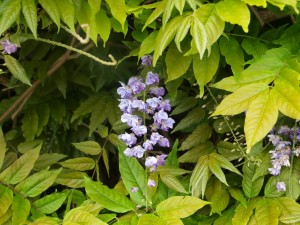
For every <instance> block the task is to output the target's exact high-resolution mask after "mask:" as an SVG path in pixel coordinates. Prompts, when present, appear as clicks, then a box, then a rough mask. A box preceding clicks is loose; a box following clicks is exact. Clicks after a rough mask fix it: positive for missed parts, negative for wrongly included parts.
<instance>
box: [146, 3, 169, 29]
mask: <svg viewBox="0 0 300 225" xmlns="http://www.w3.org/2000/svg"><path fill="white" fill-rule="evenodd" d="M166 4H167V1H161V2H158V3H156V7H155V10H154V11H153V12H152V13H151V15H150V16H149V17H148V19H147V21H146V22H145V25H144V27H143V30H144V29H145V28H146V27H147V26H148V25H149V24H150V23H152V22H153V21H154V20H156V19H157V18H158V17H159V16H160V15H161V14H162V13H163V12H164V11H165V9H166Z"/></svg>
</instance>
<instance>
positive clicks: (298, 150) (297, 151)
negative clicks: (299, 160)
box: [293, 146, 300, 157]
mask: <svg viewBox="0 0 300 225" xmlns="http://www.w3.org/2000/svg"><path fill="white" fill-rule="evenodd" d="M293 153H294V155H295V156H297V157H298V156H299V155H300V146H297V147H296V148H295V150H294V151H293Z"/></svg>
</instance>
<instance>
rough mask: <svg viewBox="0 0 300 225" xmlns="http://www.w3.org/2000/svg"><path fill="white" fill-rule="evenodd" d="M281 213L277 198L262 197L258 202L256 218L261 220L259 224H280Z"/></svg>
mask: <svg viewBox="0 0 300 225" xmlns="http://www.w3.org/2000/svg"><path fill="white" fill-rule="evenodd" d="M279 215H280V210H279V207H278V205H277V204H276V201H275V200H273V199H271V198H260V199H259V201H257V202H256V207H255V218H256V220H257V221H259V224H262V225H269V224H274V225H275V224H278V222H279V221H278V217H279Z"/></svg>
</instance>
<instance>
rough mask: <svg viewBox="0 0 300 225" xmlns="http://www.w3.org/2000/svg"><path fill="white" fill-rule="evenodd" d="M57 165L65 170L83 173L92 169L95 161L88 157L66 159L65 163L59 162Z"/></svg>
mask: <svg viewBox="0 0 300 225" xmlns="http://www.w3.org/2000/svg"><path fill="white" fill-rule="evenodd" d="M59 164H60V165H62V166H63V167H65V168H69V169H73V170H79V171H85V170H92V169H94V167H95V160H94V159H92V158H89V157H79V158H73V159H68V160H66V161H63V162H60V163H59Z"/></svg>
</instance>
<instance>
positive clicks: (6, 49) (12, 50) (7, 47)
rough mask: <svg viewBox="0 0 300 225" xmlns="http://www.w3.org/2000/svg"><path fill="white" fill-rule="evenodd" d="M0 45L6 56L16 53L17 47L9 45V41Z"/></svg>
mask: <svg viewBox="0 0 300 225" xmlns="http://www.w3.org/2000/svg"><path fill="white" fill-rule="evenodd" d="M1 45H2V47H3V50H4V53H6V54H9V55H10V54H12V53H15V52H16V51H17V45H16V44H13V43H11V42H10V41H9V40H5V41H2V42H1Z"/></svg>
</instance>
